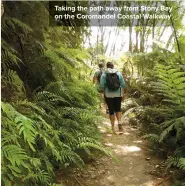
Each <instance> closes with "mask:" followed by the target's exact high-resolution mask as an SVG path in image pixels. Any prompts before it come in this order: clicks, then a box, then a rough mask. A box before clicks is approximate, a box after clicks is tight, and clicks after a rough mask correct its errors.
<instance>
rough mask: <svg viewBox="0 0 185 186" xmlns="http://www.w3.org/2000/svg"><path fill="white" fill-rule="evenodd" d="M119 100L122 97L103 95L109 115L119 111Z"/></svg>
mask: <svg viewBox="0 0 185 186" xmlns="http://www.w3.org/2000/svg"><path fill="white" fill-rule="evenodd" d="M121 100H122V97H114V98H107V97H105V101H106V103H107V106H108V108H109V115H114V113H116V112H121Z"/></svg>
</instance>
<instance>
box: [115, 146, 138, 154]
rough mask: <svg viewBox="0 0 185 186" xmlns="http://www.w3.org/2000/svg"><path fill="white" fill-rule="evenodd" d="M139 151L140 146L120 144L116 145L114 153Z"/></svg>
mask: <svg viewBox="0 0 185 186" xmlns="http://www.w3.org/2000/svg"><path fill="white" fill-rule="evenodd" d="M139 151H141V148H139V147H137V146H127V145H125V146H121V145H116V147H115V149H114V152H115V153H116V154H123V155H126V154H128V153H130V152H139Z"/></svg>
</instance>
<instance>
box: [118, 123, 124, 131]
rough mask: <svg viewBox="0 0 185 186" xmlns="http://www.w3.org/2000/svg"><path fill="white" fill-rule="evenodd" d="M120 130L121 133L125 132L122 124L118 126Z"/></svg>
mask: <svg viewBox="0 0 185 186" xmlns="http://www.w3.org/2000/svg"><path fill="white" fill-rule="evenodd" d="M118 129H119V131H120V132H121V131H123V127H122V124H118Z"/></svg>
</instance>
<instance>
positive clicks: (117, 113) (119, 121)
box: [116, 112, 123, 131]
mask: <svg viewBox="0 0 185 186" xmlns="http://www.w3.org/2000/svg"><path fill="white" fill-rule="evenodd" d="M121 115H122V114H121V112H116V118H117V120H118V128H119V131H122V130H123V128H122V124H121Z"/></svg>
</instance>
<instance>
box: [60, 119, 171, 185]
mask: <svg viewBox="0 0 185 186" xmlns="http://www.w3.org/2000/svg"><path fill="white" fill-rule="evenodd" d="M109 123H110V122H109V120H108V119H107V118H105V120H104V121H103V123H102V124H101V125H100V126H99V129H100V131H101V133H102V134H103V141H104V144H105V146H108V147H109V148H111V149H112V151H113V152H114V153H115V154H116V157H117V158H118V159H119V162H118V163H117V162H115V161H114V160H112V159H111V158H110V157H107V156H102V157H99V158H97V159H96V160H95V161H93V162H90V163H89V164H87V167H86V169H85V170H83V171H81V170H79V169H75V170H73V171H72V172H68V173H65V174H61V173H58V176H57V177H58V178H59V179H60V178H61V180H62V179H63V178H65V181H64V182H63V183H64V185H65V186H170V184H169V183H168V181H169V180H168V179H169V178H168V177H165V176H164V175H163V173H164V170H163V169H164V168H163V167H162V165H161V162H162V160H161V159H158V158H156V157H155V156H154V155H152V154H151V151H150V150H148V149H147V146H146V144H145V143H144V142H143V141H142V139H141V137H139V135H138V133H139V131H138V129H136V128H133V127H132V126H130V125H129V124H125V125H124V126H123V127H124V132H123V134H122V135H112V134H111V131H110V128H111V127H110V124H109ZM59 182H60V181H59ZM60 183H61V182H60Z"/></svg>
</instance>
